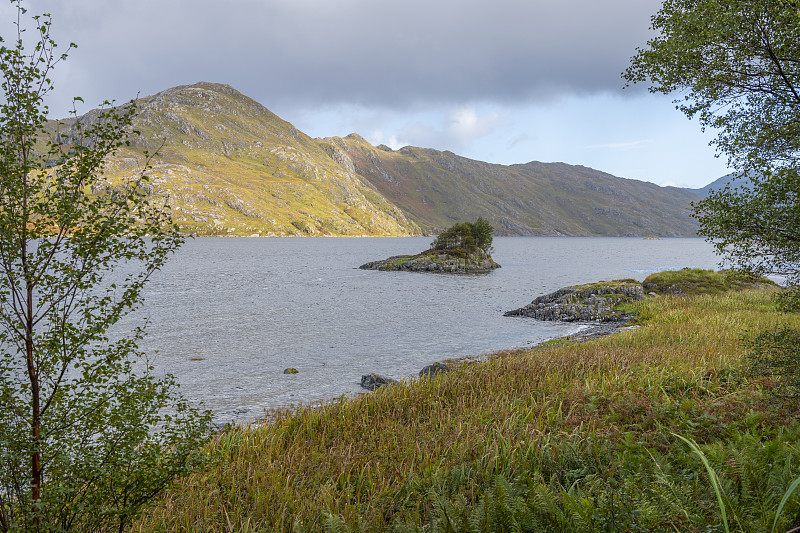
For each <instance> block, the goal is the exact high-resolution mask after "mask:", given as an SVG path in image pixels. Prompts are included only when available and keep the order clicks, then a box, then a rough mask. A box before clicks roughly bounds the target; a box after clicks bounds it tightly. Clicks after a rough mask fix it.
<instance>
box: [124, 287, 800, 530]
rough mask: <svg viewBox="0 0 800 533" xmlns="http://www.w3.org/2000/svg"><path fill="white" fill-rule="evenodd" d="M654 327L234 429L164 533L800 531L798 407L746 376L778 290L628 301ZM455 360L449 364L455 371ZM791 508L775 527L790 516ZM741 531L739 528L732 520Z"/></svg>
mask: <svg viewBox="0 0 800 533" xmlns="http://www.w3.org/2000/svg"><path fill="white" fill-rule="evenodd" d="M630 306H631V309H632V311H634V312H636V313H637V314H638V315H639V317H640V319H639V324H640V327H639V328H637V329H635V330H630V331H624V332H620V333H617V334H615V335H611V336H608V337H604V338H600V339H597V340H593V341H588V342H573V343H559V344H550V345H548V346H546V347H545V346H540V347H535V348H533V349H529V350H515V351H513V352H508V353H501V354H495V355H494V356H493V357H491V358H489V359H488V360H487V361H485V362H478V363H463V364H461V365H458V366H456V367H455V368H454V369H453V370H452V371H451V372H448V373H444V374H437V376H436V377H435V378H434V379H424V380H414V381H412V382H409V383H405V384H397V385H396V386H393V387H386V388H382V389H379V390H378V391H376V392H375V393H372V394H368V395H361V396H357V397H351V398H346V399H345V398H342V399H341V401H338V402H335V403H332V404H329V405H324V406H321V407H307V408H306V407H304V408H300V409H298V410H296V411H294V412H288V411H287V412H280V413H275V416H274V418H272V419H271V423H270V424H261V425H258V426H254V427H249V428H231V429H230V430H229V431H226V432H224V433H222V434H220V435H218V436H217V437H215V438H214V440H213V442H212V444H211V445H210V447H209V454H210V455H211V457H213V461H214V463H213V465H212V466H211V467H210V468H209V469H208V470H207V471H205V472H203V473H201V474H196V475H192V476H190V477H188V478H185V479H184V480H182V481H181V482H180V484H178V485H176V486H175V487H174V488H173V489H171V490H169V491H167V492H166V493H165V495H164V497H163V498H161V499H160V500H159V504H158V506H157V507H154V508H153V509H152V511H151V512H150V513H148V514H147V515H145V516H143V517H142V519H141V521H140V522H138V523H137V526H136V528H135V529H136V530H137V531H141V532H148V531H198V530H200V531H220V532H222V531H232V530H236V531H245V530H247V531H262V530H263V531H271V530H275V531H287V532H289V531H492V530H495V531H498V530H508V531H514V530H522V531H587V532H588V531H659V532H660V531H696V532H700V531H721V530H722V524H723V520H722V516H721V512H720V507H719V504H718V499H717V495H716V492H715V490H714V488H713V485H712V483H711V481H710V479H709V477H708V476H707V472H706V470H705V468H704V465H703V463H702V462H701V461H700V460H698V458H697V456H695V455H692V454H691V453H689V452H688V449H687V448H686V447H685V445H683V444H682V443H681V441H680V440H679V439H678V438H677V437H675V436H674V435H673V434H675V433H677V434H680V435H684V436H686V438H689V439H692V441H694V442H696V443H697V446H698V447H699V449H700V450H701V451H702V452H703V454H704V455H705V457H706V458H707V461H708V464H709V465H710V467H711V468H712V469H713V470H714V472H715V473H716V476H717V478H718V480H719V488H720V491H721V492H722V493H723V494H724V498H725V506H726V507H725V509H726V513H727V517H728V520H729V522H730V526H731V529H734V530H736V529H737V528H738V524H739V523H741V525H742V528H741V530H742V531H748V532H750V531H752V532H756V531H759V532H760V531H770V530H771V529H772V528H773V524H775V522H776V516H777V528H776V529H775V530H776V531H787V530H790V529H792V528H793V527H797V526H800V520H799V519H800V497H799V495H798V492H797V490H795V491H793V492H791V493H789V494H790V496H789V497H788V498H787V499H786V501H785V503H784V505H783V506H781V505H780V504H781V502H782V501H783V498H784V497H785V496H786V494H787V493H788V489H790V488H791V487H792V486H793V483H794V480H795V479H797V477H798V475H800V453H799V452H798V450H797V447H796V446H795V444H794V443H796V442H797V441H798V439H800V411H798V408H797V406H796V405H790V404H789V403H788V402H787V403H784V404H781V405H776V403H775V402H773V401H772V399H771V398H770V397H769V395H768V393H769V391H770V390H771V388H772V387H774V383H773V382H772V381H771V380H765V379H762V378H755V379H752V378H750V377H748V376H747V375H746V374H743V373H742V368H743V366H742V363H743V356H744V350H743V349H742V345H741V343H740V332H741V330H742V329H748V330H761V329H764V328H766V327H768V326H770V325H774V324H775V322H776V321H780V322H782V323H785V324H786V325H787V326H791V327H795V328H800V316H798V315H794V314H791V315H786V314H780V313H777V312H775V309H774V306H773V305H772V293H771V291H763V290H754V289H750V290H741V291H729V292H725V293H719V294H715V295H699V296H691V297H675V296H671V295H666V296H663V297H659V298H647V299H644V300H641V301H637V302H634V303H632V304H630ZM448 366H449V365H448ZM779 508H780V509H781V511H782V512H781V513H778V509H779ZM734 517H735V518H734Z"/></svg>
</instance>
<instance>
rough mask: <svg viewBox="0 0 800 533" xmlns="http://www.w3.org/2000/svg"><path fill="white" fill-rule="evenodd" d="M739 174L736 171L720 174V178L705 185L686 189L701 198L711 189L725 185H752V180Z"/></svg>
mask: <svg viewBox="0 0 800 533" xmlns="http://www.w3.org/2000/svg"><path fill="white" fill-rule="evenodd" d="M739 176H740V175H739V173H738V172H733V173H731V174H726V175H725V176H722V177H721V178H718V179H716V180H714V181H712V182H711V183H709V184H708V185H706V186H705V187H701V188H700V189H686V190H688V191H692V192H693V193H695V194H696V195H698V196H700V197H701V198H705V197H706V196H708V195H709V193H710V192H711V191H717V190H720V189H724V188H725V186H726V185H730V187H731V188H733V189H735V188H738V187H742V186H744V187H746V188H751V187H752V182H751V181H750V180H749V179H748V180H744V179H741V178H740V177H739Z"/></svg>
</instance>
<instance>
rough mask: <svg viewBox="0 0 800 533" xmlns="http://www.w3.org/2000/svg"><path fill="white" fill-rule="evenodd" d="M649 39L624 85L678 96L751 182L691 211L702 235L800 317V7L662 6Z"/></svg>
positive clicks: (673, 1) (704, 0) (790, 2)
mask: <svg viewBox="0 0 800 533" xmlns="http://www.w3.org/2000/svg"><path fill="white" fill-rule="evenodd" d="M651 29H652V30H653V31H654V32H655V34H656V37H654V38H653V39H651V40H650V41H649V42H648V43H647V47H646V48H645V49H640V50H638V51H637V54H636V55H635V56H634V57H633V58H632V60H631V65H630V67H629V68H628V69H627V70H626V71H625V72H624V73H623V77H624V78H625V79H627V81H628V83H639V82H645V81H647V82H649V83H650V91H651V92H657V93H663V94H673V93H675V92H677V93H679V94H681V97H680V99H678V100H675V104H676V107H677V109H679V110H681V111H682V112H684V113H685V114H686V115H687V116H688V117H689V118H692V117H698V119H699V121H700V124H701V126H702V127H703V128H706V127H710V128H713V129H715V130H717V131H718V134H717V137H716V140H714V141H713V144H715V145H716V146H717V149H718V152H719V153H720V154H724V155H725V156H727V158H728V163H729V165H730V166H731V167H732V168H734V169H735V170H736V173H737V174H738V175H739V179H740V180H747V179H749V180H752V187H746V186H739V187H735V186H726V187H725V188H723V189H722V190H719V191H715V192H712V193H711V194H710V195H709V196H708V197H707V198H706V199H704V200H702V201H700V202H698V203H697V204H696V205H695V206H694V207H695V214H694V216H695V217H696V218H697V219H698V221H699V223H700V230H699V233H700V234H701V235H704V236H706V237H707V238H708V239H709V241H711V242H713V243H714V246H715V247H716V249H717V251H718V252H719V253H720V254H721V255H723V256H724V257H725V259H726V262H728V263H729V264H730V265H732V266H733V267H735V268H738V269H741V270H744V271H749V272H751V273H754V274H762V275H763V274H778V275H781V276H785V277H786V280H787V282H788V285H789V286H790V288H791V290H790V291H788V292H786V293H784V295H783V305H784V308H785V309H787V310H789V309H795V310H797V309H800V305H798V304H800V289H799V287H800V161H799V158H798V156H800V46H798V43H800V5H799V4H798V2H797V1H796V0H713V1H712V0H665V1H664V3H663V5H662V7H661V9H660V10H659V12H658V13H656V15H655V16H653V17H652V22H651ZM781 338H785V335H784V337H781ZM773 340H774V339H773ZM770 342H771V341H770ZM792 343H793V344H792ZM792 343H789V344H791V346H790V351H792V352H793V353H794V356H793V357H794V358H795V361H796V360H797V357H798V355H797V354H798V350H797V347H798V346H800V336H798V339H795V341H792ZM789 344H785V345H784V347H785V346H789ZM754 349H755V350H756V352H758V350H762V352H763V350H764V349H767V348H765V347H764V346H762V347H761V348H759V347H758V346H756V347H755V348H754ZM770 349H771V348H770ZM754 359H756V360H758V359H759V356H758V354H757V353H756V357H755V358H754ZM759 364H760V363H759ZM762 366H763V365H762ZM794 368H795V371H796V369H797V366H796V365H795V366H794Z"/></svg>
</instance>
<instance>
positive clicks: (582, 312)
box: [504, 280, 644, 322]
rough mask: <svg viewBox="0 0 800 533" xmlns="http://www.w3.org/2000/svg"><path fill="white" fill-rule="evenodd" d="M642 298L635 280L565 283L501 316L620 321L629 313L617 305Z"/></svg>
mask: <svg viewBox="0 0 800 533" xmlns="http://www.w3.org/2000/svg"><path fill="white" fill-rule="evenodd" d="M642 298H644V290H643V289H642V284H641V283H639V282H638V281H636V280H617V281H611V282H606V281H602V282H600V283H590V284H588V285H577V286H574V287H565V288H563V289H559V290H557V291H555V292H552V293H550V294H546V295H544V296H539V297H538V298H536V299H535V300H533V301H532V302H531V303H530V304H528V305H526V306H525V307H522V308H520V309H515V310H514V311H508V312H506V313H504V316H526V317H531V318H536V319H538V320H551V321H560V322H623V321H626V320H629V319H630V318H631V317H630V315H626V314H624V313H623V312H622V311H621V310H619V309H617V308H616V306H617V305H618V304H620V303H624V302H632V301H634V300H641V299H642Z"/></svg>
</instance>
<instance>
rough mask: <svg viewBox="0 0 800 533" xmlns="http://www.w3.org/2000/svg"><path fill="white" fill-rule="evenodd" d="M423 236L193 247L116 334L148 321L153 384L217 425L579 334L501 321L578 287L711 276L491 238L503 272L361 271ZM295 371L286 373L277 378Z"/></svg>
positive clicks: (671, 249)
mask: <svg viewBox="0 0 800 533" xmlns="http://www.w3.org/2000/svg"><path fill="white" fill-rule="evenodd" d="M430 241H431V239H430V238H426V237H414V238H249V239H248V238H198V239H194V240H191V241H188V242H187V243H186V244H185V245H184V246H183V247H182V248H181V249H180V250H178V252H177V253H176V254H175V256H174V257H172V258H171V259H170V261H169V262H168V263H167V264H166V266H165V267H164V268H163V269H162V270H161V271H159V272H157V273H156V274H154V276H153V278H152V280H151V282H150V284H149V285H148V286H147V288H146V290H145V302H144V306H143V307H142V308H141V309H140V310H139V311H137V312H135V313H133V314H132V315H129V316H128V317H126V318H125V319H124V321H123V322H122V323H121V324H119V328H121V330H124V328H126V327H131V326H133V325H136V324H140V323H141V322H142V320H145V319H146V320H147V323H148V328H147V331H148V335H147V337H146V338H145V340H144V341H143V342H142V344H141V348H142V349H143V350H144V351H145V352H146V353H147V354H148V356H149V360H150V364H151V365H153V366H154V368H155V373H156V375H159V374H164V373H167V372H169V373H171V374H173V375H174V376H175V377H176V379H177V381H178V382H179V383H180V385H181V392H182V394H183V395H184V396H186V397H187V398H188V399H190V400H191V401H192V402H193V403H195V404H198V405H199V404H202V405H203V406H204V407H205V408H208V409H211V410H212V411H213V413H214V420H215V422H216V423H218V424H224V423H226V422H235V423H245V422H248V421H254V420H257V419H259V418H261V417H263V416H264V412H265V409H269V408H272V407H283V406H290V405H297V404H301V403H302V404H313V403H316V402H325V401H329V400H332V399H335V398H337V397H339V396H341V395H343V394H356V393H360V392H363V389H361V388H360V379H361V376H362V375H363V374H368V373H371V372H376V373H379V374H383V375H386V376H389V377H392V378H395V379H402V378H408V377H412V376H416V375H417V373H418V372H419V370H420V369H421V368H422V367H423V366H425V365H427V364H430V363H433V362H434V361H441V360H443V359H448V358H459V357H467V356H473V357H480V356H485V355H486V354H489V353H491V352H494V351H498V350H503V349H508V348H515V347H524V346H530V345H533V344H537V343H539V342H542V341H545V340H547V339H551V338H555V337H558V336H562V335H567V334H570V333H573V332H575V331H577V330H578V329H580V328H581V327H584V326H581V325H577V324H561V323H549V322H538V321H536V320H533V319H529V318H524V317H504V316H503V312H504V311H509V310H511V309H516V308H519V307H522V306H524V305H526V304H528V303H530V301H531V300H533V299H534V298H535V297H537V296H539V295H542V294H545V293H548V292H552V291H554V290H556V289H558V288H561V287H564V286H567V285H574V284H579V283H589V282H594V281H599V280H611V279H620V278H635V279H638V280H643V279H644V278H645V277H646V276H647V275H648V274H651V273H653V272H657V271H660V270H668V269H679V268H682V267H697V268H717V267H718V264H717V263H718V258H717V256H715V255H714V252H713V249H712V247H711V245H710V244H708V243H706V242H705V241H703V240H702V239H661V240H647V239H641V238H600V237H591V238H581V237H563V238H562V237H505V238H504V237H499V238H495V240H494V251H493V253H492V256H493V257H494V259H495V260H496V261H497V262H498V263H500V264H501V265H502V268H500V269H498V270H495V271H493V272H491V273H489V274H481V275H452V274H428V273H412V272H379V271H366V270H359V269H358V268H357V267H358V266H359V265H361V264H363V263H366V262H368V261H372V260H376V259H384V258H386V257H389V256H392V255H398V254H411V253H417V252H420V251H422V250H425V249H426V248H428V247H429V245H430ZM289 367H293V368H296V369H297V370H298V371H299V372H298V373H297V374H291V375H289V374H284V373H283V370H284V369H286V368H289Z"/></svg>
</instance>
